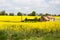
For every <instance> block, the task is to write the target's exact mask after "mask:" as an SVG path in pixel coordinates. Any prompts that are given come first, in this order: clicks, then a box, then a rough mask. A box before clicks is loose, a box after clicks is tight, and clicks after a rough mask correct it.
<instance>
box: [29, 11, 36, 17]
mask: <svg viewBox="0 0 60 40" xmlns="http://www.w3.org/2000/svg"><path fill="white" fill-rule="evenodd" d="M28 16H36V12H35V11H33V12H32V13H30V14H28Z"/></svg>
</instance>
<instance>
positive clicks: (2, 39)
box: [0, 30, 8, 40]
mask: <svg viewBox="0 0 60 40" xmlns="http://www.w3.org/2000/svg"><path fill="white" fill-rule="evenodd" d="M7 37H8V34H7V32H6V31H3V30H0V40H7Z"/></svg>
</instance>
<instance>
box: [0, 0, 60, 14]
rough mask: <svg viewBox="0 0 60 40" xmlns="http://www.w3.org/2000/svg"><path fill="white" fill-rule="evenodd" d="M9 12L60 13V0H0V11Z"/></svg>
mask: <svg viewBox="0 0 60 40" xmlns="http://www.w3.org/2000/svg"><path fill="white" fill-rule="evenodd" d="M2 10H6V12H7V13H10V12H11V13H12V12H13V13H15V14H16V13H17V12H19V11H20V12H22V13H26V14H28V13H30V12H32V11H36V12H37V13H50V14H60V0H0V11H2Z"/></svg>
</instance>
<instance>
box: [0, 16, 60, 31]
mask: <svg viewBox="0 0 60 40" xmlns="http://www.w3.org/2000/svg"><path fill="white" fill-rule="evenodd" d="M35 17H37V18H40V16H22V20H24V19H25V18H35ZM55 18H60V17H55ZM20 21H21V16H0V30H5V29H6V30H7V29H11V30H15V31H19V30H22V29H26V30H30V29H33V28H39V29H43V30H47V31H51V30H52V31H56V30H60V21H48V22H20Z"/></svg>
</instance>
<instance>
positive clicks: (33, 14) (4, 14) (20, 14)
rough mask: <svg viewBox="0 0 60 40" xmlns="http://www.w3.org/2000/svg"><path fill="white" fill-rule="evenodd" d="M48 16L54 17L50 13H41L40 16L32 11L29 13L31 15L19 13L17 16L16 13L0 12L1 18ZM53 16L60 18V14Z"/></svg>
mask: <svg viewBox="0 0 60 40" xmlns="http://www.w3.org/2000/svg"><path fill="white" fill-rule="evenodd" d="M47 15H52V14H49V13H45V14H43V13H40V14H37V13H36V12H35V11H32V12H31V13H29V14H23V13H21V12H18V13H17V14H16V15H15V14H14V13H6V12H5V11H1V12H0V16H47ZM52 16H60V14H59V15H56V14H54V15H52Z"/></svg>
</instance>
